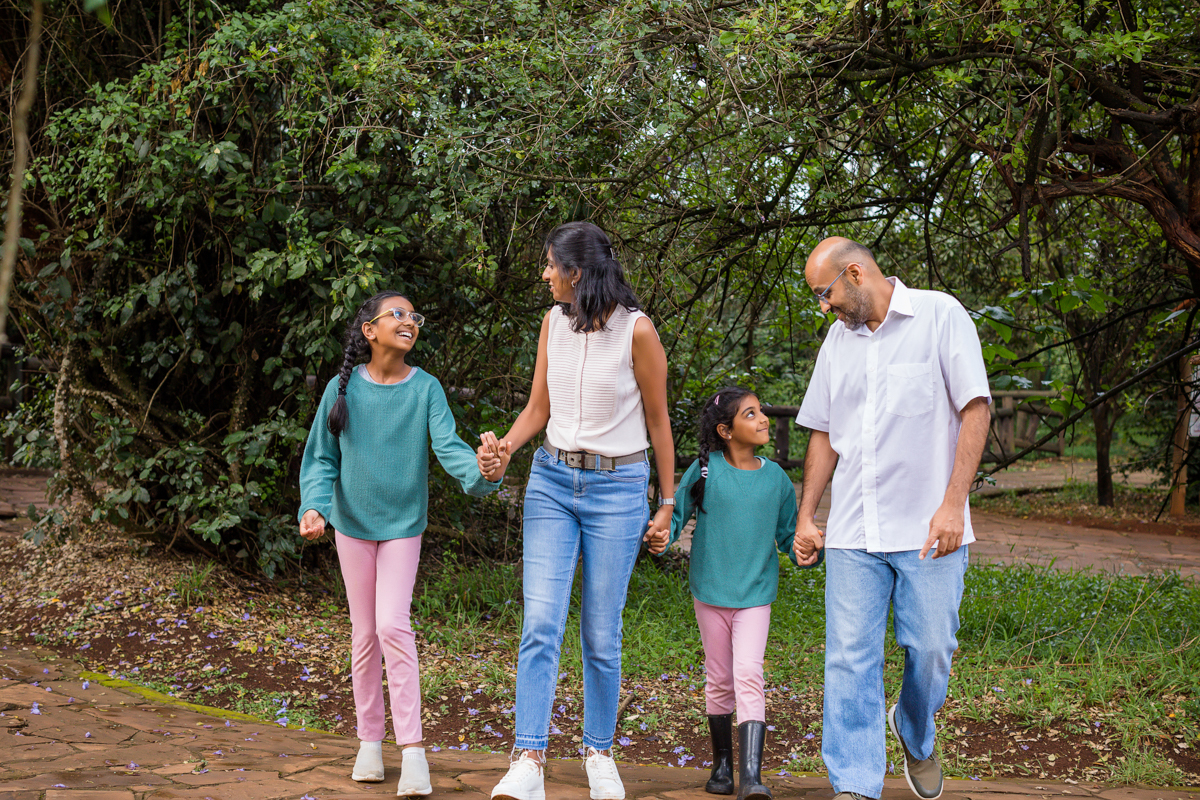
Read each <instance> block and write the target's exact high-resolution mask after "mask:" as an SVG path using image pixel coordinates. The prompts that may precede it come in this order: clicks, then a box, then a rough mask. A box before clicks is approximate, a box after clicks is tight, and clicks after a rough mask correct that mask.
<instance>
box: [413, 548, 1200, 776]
mask: <svg viewBox="0 0 1200 800" xmlns="http://www.w3.org/2000/svg"><path fill="white" fill-rule="evenodd" d="M575 591H576V596H575V597H574V598H573V602H572V612H571V615H570V618H569V620H568V622H567V635H566V636H565V637H564V642H563V650H562V666H561V670H562V671H563V672H565V673H567V676H568V678H567V680H568V681H578V680H579V678H580V675H581V672H580V659H579V640H578V635H577V634H575V633H574V632H575V631H578V625H579V618H578V608H579V596H578V591H579V587H578V583H577V585H576V590H575ZM824 591H825V574H824V569H822V568H818V569H815V570H799V569H796V568H795V567H794V566H792V565H791V564H790V563H789V562H786V561H783V562H782V566H781V580H780V588H779V597H778V599H777V601H776V602H775V604H774V606H773V609H772V620H771V638H770V641H769V644H768V651H767V659H766V671H767V684H768V686H772V685H781V684H790V685H793V686H797V687H811V688H819V687H820V686H821V683H822V680H823V668H824V662H823V656H822V645H823V644H824V637H825V620H824V599H823V598H824ZM516 597H519V581H518V579H517V575H516V573H515V571H514V570H513V568H512V567H511V566H509V565H489V566H488V567H487V568H486V569H479V568H475V567H468V566H465V565H462V564H459V563H456V562H453V561H452V562H449V563H447V564H446V565H445V566H444V567H442V568H441V569H440V570H439V571H438V572H437V574H436V575H427V577H426V581H425V584H424V590H423V592H422V593H421V594H420V596H419V599H418V600H417V602H416V608H415V610H416V611H417V614H418V616H419V618H420V619H421V621H422V623H423V627H424V631H425V635H426V636H427V637H428V638H429V640H430V641H431V642H437V643H439V645H440V646H441V647H443V648H445V649H446V650H445V652H449V653H460V652H461V653H469V652H473V651H478V649H480V648H483V649H488V648H489V647H490V648H492V649H500V650H506V651H508V652H510V653H513V654H515V646H516V643H517V641H518V640H519V637H520V613H519V611H520V609H519V606H518V604H517V603H516V602H515V601H514V598H516ZM961 619H962V627H961V629H960V631H959V644H960V649H959V652H958V655H957V656H956V660H955V666H954V673H953V675H952V677H951V681H950V701H949V702H948V705H947V709H946V712H944V713H949V714H951V715H953V716H955V717H956V718H958V719H961V720H963V721H964V723H963V724H966V721H980V722H986V721H991V720H998V719H1000V718H1002V717H1003V718H1006V719H1009V720H1015V721H1016V722H1017V723H1018V724H1023V725H1027V726H1030V727H1034V728H1038V727H1040V728H1048V727H1055V728H1058V729H1060V730H1063V731H1067V732H1071V731H1075V732H1080V731H1082V730H1083V728H1084V726H1094V725H1095V724H1096V723H1097V722H1099V723H1101V725H1102V726H1105V727H1104V730H1105V731H1106V732H1109V733H1111V732H1112V731H1117V732H1118V733H1119V739H1120V747H1121V750H1122V751H1123V752H1124V754H1125V758H1124V760H1123V761H1121V762H1120V763H1119V764H1117V765H1115V766H1114V767H1113V768H1112V772H1111V779H1113V780H1117V781H1130V782H1142V783H1156V784H1160V785H1161V784H1179V783H1181V782H1182V780H1183V778H1182V775H1181V774H1180V773H1178V771H1177V770H1176V769H1175V767H1174V766H1173V765H1172V764H1170V763H1169V762H1167V761H1166V760H1164V759H1163V758H1161V757H1160V756H1159V755H1158V753H1157V751H1156V750H1155V749H1154V747H1153V744H1154V743H1155V742H1158V741H1162V740H1163V739H1164V738H1165V737H1176V736H1177V735H1182V736H1183V741H1186V742H1188V743H1189V746H1191V747H1196V746H1198V745H1200V587H1198V586H1197V585H1196V583H1195V582H1188V581H1184V580H1181V579H1180V578H1179V576H1178V575H1175V574H1167V575H1162V576H1158V577H1153V578H1137V577H1109V576H1103V575H1096V574H1090V573H1081V572H1061V571H1056V570H1052V569H1048V568H1042V567H1028V566H1012V567H992V566H987V567H972V568H971V569H970V570H969V571H968V573H967V578H966V592H965V596H964V599H963V603H962V608H961ZM885 647H886V652H887V654H888V655H887V666H886V669H885V673H884V678H885V685H886V688H887V692H888V696H889V698H892V699H894V697H895V696H896V694H897V693H898V692H899V687H900V678H901V671H902V667H903V659H902V652H901V650H900V648H899V647H898V646H897V644H896V642H895V639H894V637H893V636H892V634H891V633H890V632H889V633H888V635H887V639H886V642H885ZM466 660H467V659H464V661H466ZM513 660H514V661H515V658H514V659H513ZM702 664H703V649H702V648H701V645H700V637H699V633H698V631H697V629H696V623H695V618H694V616H693V612H692V602H691V594H690V592H689V590H688V584H687V574H686V569H685V568H680V567H678V566H674V567H673V566H671V565H670V564H665V565H664V564H661V563H656V562H654V561H653V560H651V559H643V560H642V561H641V562H640V563H639V564H638V566H637V568H636V569H635V571H634V575H633V578H632V580H631V582H630V586H629V594H628V601H627V605H626V611H625V643H624V674H625V675H626V676H627V677H628V678H629V679H630V680H631V681H633V682H634V683H636V682H638V681H640V680H647V681H649V680H653V679H654V678H657V677H658V676H659V675H660V674H662V673H667V672H670V673H675V674H678V673H691V674H694V675H696V676H697V683H699V681H700V678H701V674H700V667H701V666H702ZM509 667H510V669H501V670H497V671H495V674H494V675H491V676H490V679H489V681H488V682H489V683H491V684H493V685H495V687H496V688H497V689H498V690H500V691H502V692H504V693H509V692H511V691H512V676H513V672H512V671H511V668H513V667H515V663H514V664H511V665H509ZM475 668H478V667H475ZM473 679H474V680H476V681H477V680H479V675H478V674H476V675H475V676H474V678H473ZM427 680H430V681H433V680H435V679H434V678H432V677H430V678H427ZM889 702H891V700H889ZM809 766H810V768H815V765H809ZM795 767H796V768H797V769H803V768H804V766H803V765H801V764H797V765H795ZM947 768H948V771H950V772H951V773H954V772H956V770H955V769H954V768H953V764H948V765H947ZM975 771H976V772H977V771H978V768H976V770H975ZM967 772H968V767H965V766H964V767H963V768H962V770H961V773H962V774H967Z"/></svg>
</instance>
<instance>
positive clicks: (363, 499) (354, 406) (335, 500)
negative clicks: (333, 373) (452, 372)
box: [297, 370, 500, 541]
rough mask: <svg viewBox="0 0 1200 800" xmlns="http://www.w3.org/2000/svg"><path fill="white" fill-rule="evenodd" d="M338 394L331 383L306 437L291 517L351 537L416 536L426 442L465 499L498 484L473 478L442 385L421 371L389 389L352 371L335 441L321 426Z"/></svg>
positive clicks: (424, 498)
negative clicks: (307, 518)
mask: <svg viewBox="0 0 1200 800" xmlns="http://www.w3.org/2000/svg"><path fill="white" fill-rule="evenodd" d="M337 389H338V381H337V378H334V379H333V380H331V381H330V382H329V383H328V385H326V387H325V394H324V395H323V396H322V397H321V405H320V407H319V408H318V409H317V417H316V419H315V420H314V421H313V426H312V429H311V430H310V431H309V432H308V443H307V444H306V445H305V447H304V460H303V461H302V462H301V464H300V513H299V514H297V519H299V518H300V517H303V516H304V512H305V511H308V510H309V509H310V508H311V509H315V510H316V511H317V512H318V513H320V514H321V516H323V517H324V518H325V521H326V522H327V523H329V524H330V525H332V526H333V527H334V528H335V529H336V530H338V531H340V532H341V533H343V534H345V535H346V536H352V537H354V538H355V539H370V540H372V541H384V540H387V539H407V538H409V537H412V536H420V535H421V534H422V533H424V531H425V528H426V526H427V525H428V524H429V521H428V518H427V514H428V510H429V446H430V444H432V445H433V452H434V453H435V454H436V455H437V459H438V463H440V464H441V465H442V468H443V469H444V470H446V472H447V473H449V474H450V475H451V476H452V477H455V478H457V479H458V481H459V483H460V484H462V488H463V491H464V492H466V493H467V494H469V495H473V496H475V497H482V496H483V495H486V494H488V493H490V492H493V491H495V490H496V487H498V486H499V485H500V484H499V483H498V482H496V483H493V482H491V481H488V480H485V479H484V477H483V475H481V474H480V473H479V467H478V465H477V464H476V462H475V451H474V450H473V449H472V448H471V446H470V445H468V444H467V443H466V442H464V441H463V440H462V439H460V438H459V437H458V434H457V433H456V432H455V429H454V416H453V415H452V414H451V413H450V406H449V404H447V403H446V393H445V392H444V391H443V390H442V385H441V384H440V383H438V380H437V378H435V377H433V376H432V375H430V374H429V373H428V372H426V371H425V370H417V371H416V373H415V374H414V375H413V376H412V377H411V378H410V379H408V380H406V381H404V382H403V383H392V384H378V383H372V382H370V381H366V380H363V378H362V377H360V376H359V374H358V371H357V370H355V371H354V372H352V373H351V375H350V381H349V382H348V383H347V384H346V404H347V407H348V410H349V415H350V421H349V423H348V424H347V425H346V429H345V430H344V431H342V435H341V438H340V439H339V438H336V437H334V435H333V434H331V433H330V432H329V426H328V425H327V424H326V420H327V419H328V417H329V410H330V409H331V408H333V404H334V401H336V400H337Z"/></svg>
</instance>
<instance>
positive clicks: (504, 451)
mask: <svg viewBox="0 0 1200 800" xmlns="http://www.w3.org/2000/svg"><path fill="white" fill-rule="evenodd" d="M511 449H512V443H511V442H509V441H508V440H507V439H505V440H504V441H502V442H500V443H499V444H498V445H497V446H496V447H495V449H493V450H492V458H493V459H495V460H498V461H499V465H498V466H497V467H496V469H495V470H493V471H492V474H490V475H488V476H487V479H488V480H489V481H498V480H500V479H501V478H503V477H504V473H505V472H507V471H508V462H510V461H512V453H511V452H510V450H511Z"/></svg>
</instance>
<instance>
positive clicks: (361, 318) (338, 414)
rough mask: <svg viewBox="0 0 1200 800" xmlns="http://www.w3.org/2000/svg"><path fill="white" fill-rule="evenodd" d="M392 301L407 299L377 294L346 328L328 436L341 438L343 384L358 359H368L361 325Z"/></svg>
mask: <svg viewBox="0 0 1200 800" xmlns="http://www.w3.org/2000/svg"><path fill="white" fill-rule="evenodd" d="M391 297H400V298H403V299H405V300H408V298H407V297H405V296H404V295H402V294H400V293H399V292H380V293H379V294H377V295H374V296H373V297H370V298H368V299H367V301H366V302H365V303H363V304H362V305H361V306H359V307H358V311H357V312H356V313H355V314H354V318H353V319H351V320H350V322H349V324H347V325H346V335H345V337H344V339H343V342H344V344H343V350H342V366H341V369H339V370H338V390H337V393H338V397H337V400H335V401H334V403H333V408H331V409H329V417H328V418H327V419H326V420H325V424H326V425H327V426H328V427H329V432H330V433H332V434H333V435H334V437H335V438H340V437H341V435H342V431H344V430H346V426H347V425H349V424H350V408H349V407H348V406H347V405H346V384H348V383H349V382H350V375H351V374H352V373H353V372H354V365H355V364H357V363H358V362H359V359H362V358H364V357H367V356H370V355H371V343H370V342H368V341H367V337H366V336H363V332H362V326H363V323H364V322H366V321H367V320H369V319H371V318H372V317H374V316H375V315H376V314H377V313H378V312H379V305H380V304H381V303H382V302H383V301H384V300H387V299H388V298H391ZM368 360H369V359H368Z"/></svg>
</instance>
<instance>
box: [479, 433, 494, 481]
mask: <svg viewBox="0 0 1200 800" xmlns="http://www.w3.org/2000/svg"><path fill="white" fill-rule="evenodd" d="M479 441H480V445H479V447H478V448H476V450H475V463H476V464H478V465H479V472H480V474H481V475H483V477H485V478H487V479H488V480H489V481H490V480H495V478H493V477H492V475H493V473H495V472H496V471H497V470H498V469H500V455H499V453H497V443H496V434H494V433H492V432H491V431H484V432H483V435H481V436H480V437H479Z"/></svg>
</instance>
